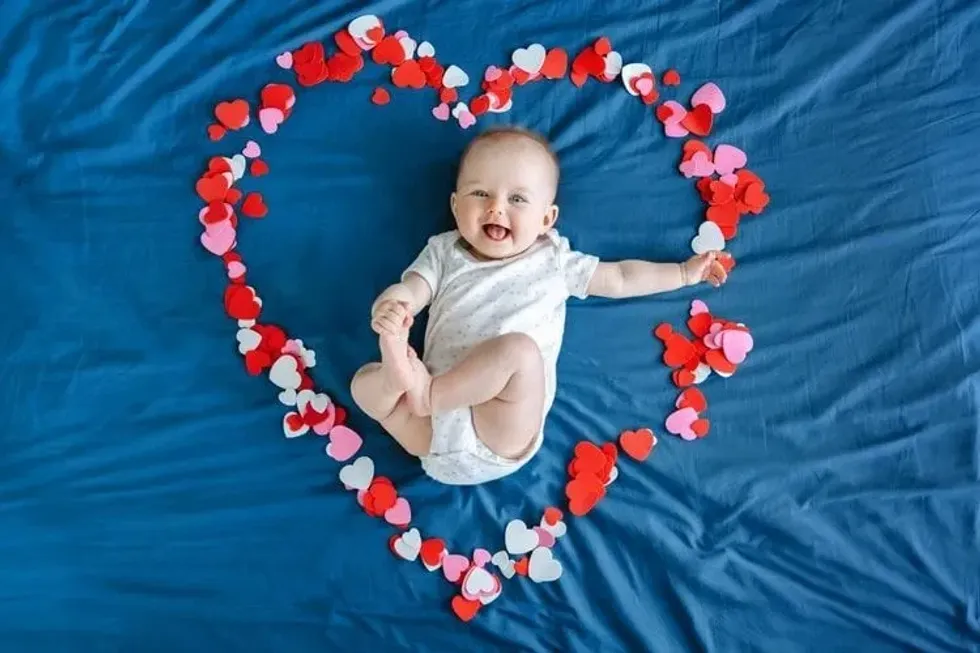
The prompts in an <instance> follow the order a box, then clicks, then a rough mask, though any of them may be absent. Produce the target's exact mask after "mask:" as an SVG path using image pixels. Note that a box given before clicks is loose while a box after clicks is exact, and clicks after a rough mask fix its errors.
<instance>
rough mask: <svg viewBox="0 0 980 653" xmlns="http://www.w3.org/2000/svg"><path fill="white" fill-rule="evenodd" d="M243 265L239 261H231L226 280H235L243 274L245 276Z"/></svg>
mask: <svg viewBox="0 0 980 653" xmlns="http://www.w3.org/2000/svg"><path fill="white" fill-rule="evenodd" d="M245 270H246V268H245V264H244V263H242V262H241V261H231V262H230V263H229V264H228V278H229V279H237V278H239V277H240V276H242V275H243V274H245Z"/></svg>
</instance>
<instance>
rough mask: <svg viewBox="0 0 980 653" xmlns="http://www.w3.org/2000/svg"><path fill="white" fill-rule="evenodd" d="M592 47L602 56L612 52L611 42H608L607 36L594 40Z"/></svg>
mask: <svg viewBox="0 0 980 653" xmlns="http://www.w3.org/2000/svg"><path fill="white" fill-rule="evenodd" d="M592 49H593V50H595V52H596V54H597V55H599V56H600V57H604V56H606V55H607V54H609V53H610V52H612V43H610V42H609V38H608V37H605V36H602V37H600V38H599V40H597V41H596V42H595V44H594V45H593V46H592Z"/></svg>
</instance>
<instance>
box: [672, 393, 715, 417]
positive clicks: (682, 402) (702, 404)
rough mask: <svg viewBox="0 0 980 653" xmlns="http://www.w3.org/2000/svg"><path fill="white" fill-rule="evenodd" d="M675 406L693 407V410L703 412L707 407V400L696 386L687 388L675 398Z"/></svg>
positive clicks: (679, 407)
mask: <svg viewBox="0 0 980 653" xmlns="http://www.w3.org/2000/svg"><path fill="white" fill-rule="evenodd" d="M677 408H678V409H681V408H693V409H694V412H696V413H703V412H704V411H705V410H707V408H708V400H707V399H705V398H704V393H703V392H701V391H700V390H698V389H697V388H688V389H686V390H685V391H684V392H682V393H681V396H680V397H678V398H677Z"/></svg>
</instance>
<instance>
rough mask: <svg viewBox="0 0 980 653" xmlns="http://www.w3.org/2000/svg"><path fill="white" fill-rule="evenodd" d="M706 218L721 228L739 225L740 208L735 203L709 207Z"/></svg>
mask: <svg viewBox="0 0 980 653" xmlns="http://www.w3.org/2000/svg"><path fill="white" fill-rule="evenodd" d="M705 217H707V218H708V220H711V221H712V222H714V223H715V224H716V225H718V226H719V227H726V226H733V225H737V224H738V207H736V206H735V202H728V203H727V204H718V205H716V206H709V207H708V210H707V211H706V212H705Z"/></svg>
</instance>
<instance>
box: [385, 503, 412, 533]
mask: <svg viewBox="0 0 980 653" xmlns="http://www.w3.org/2000/svg"><path fill="white" fill-rule="evenodd" d="M385 521H386V522H388V523H389V524H391V525H392V526H408V525H409V524H410V523H411V522H412V507H411V506H410V505H409V504H408V500H407V499H406V498H405V497H398V500H397V501H395V505H393V506H392V507H390V508H388V509H387V510H385Z"/></svg>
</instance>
